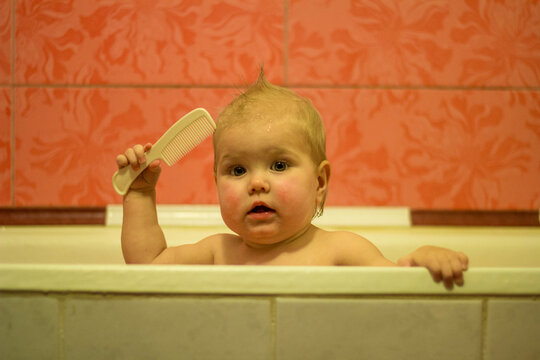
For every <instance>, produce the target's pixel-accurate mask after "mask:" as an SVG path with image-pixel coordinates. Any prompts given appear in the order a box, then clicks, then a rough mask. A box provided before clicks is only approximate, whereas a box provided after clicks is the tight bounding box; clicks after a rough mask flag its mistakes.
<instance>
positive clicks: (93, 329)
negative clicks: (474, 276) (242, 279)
mask: <svg viewBox="0 0 540 360" xmlns="http://www.w3.org/2000/svg"><path fill="white" fill-rule="evenodd" d="M270 348H271V337H270V301H269V300H264V299H227V298H221V299H220V298H174V297H171V298H169V297H163V298H146V297H134V298H125V297H103V298H102V297H90V298H76V299H71V300H67V302H66V314H65V355H66V358H67V359H80V360H82V359H129V360H133V359H268V354H269V353H270Z"/></svg>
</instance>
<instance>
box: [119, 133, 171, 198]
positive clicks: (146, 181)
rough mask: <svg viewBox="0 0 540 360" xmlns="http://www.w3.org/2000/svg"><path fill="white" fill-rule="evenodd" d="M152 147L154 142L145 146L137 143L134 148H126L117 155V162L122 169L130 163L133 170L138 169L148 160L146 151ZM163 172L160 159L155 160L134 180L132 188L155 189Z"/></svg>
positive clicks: (142, 190) (138, 189) (139, 189)
mask: <svg viewBox="0 0 540 360" xmlns="http://www.w3.org/2000/svg"><path fill="white" fill-rule="evenodd" d="M151 148H152V144H151V143H148V144H146V145H144V146H142V145H135V146H134V147H132V148H129V149H127V150H126V152H125V153H123V154H120V155H118V156H117V157H116V164H117V165H118V168H119V169H121V168H123V167H126V166H128V165H130V166H131V167H132V168H133V170H138V169H139V167H140V166H141V165H142V164H144V163H145V162H146V156H145V152H147V151H148V150H150V149H151ZM160 173H161V166H160V161H159V160H154V161H152V163H151V164H150V165H149V166H148V167H147V168H146V169H145V170H144V171H143V172H142V173H141V174H140V175H139V176H138V177H137V179H135V181H133V183H132V184H131V186H130V187H129V189H130V190H137V191H141V192H145V191H148V190H153V189H154V188H155V187H156V183H157V180H158V178H159V174H160Z"/></svg>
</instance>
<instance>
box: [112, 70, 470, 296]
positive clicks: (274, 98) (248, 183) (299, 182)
mask: <svg viewBox="0 0 540 360" xmlns="http://www.w3.org/2000/svg"><path fill="white" fill-rule="evenodd" d="M213 144H214V178H215V182H216V186H217V191H218V195H219V204H220V208H221V215H222V217H223V220H224V222H225V224H226V225H227V226H228V227H229V228H230V229H231V230H232V231H233V232H234V233H236V235H233V234H216V235H212V236H209V237H207V238H205V239H202V240H201V241H199V242H197V243H195V244H187V245H181V246H176V247H167V243H166V241H165V237H164V235H163V232H162V230H161V228H160V226H159V224H158V219H157V214H156V191H155V186H156V182H157V180H158V177H159V174H160V171H161V167H160V163H159V160H156V161H154V162H153V163H151V164H150V165H149V167H148V168H147V169H146V170H145V171H144V172H142V173H141V175H139V177H138V178H137V179H136V180H135V181H134V182H133V184H132V185H131V187H130V190H129V191H128V193H127V194H126V195H125V196H124V201H123V209H124V219H123V225H122V251H123V254H124V258H125V261H126V263H154V264H220V265H224V264H230V265H243V264H245V265H255V264H256V265H351V266H397V264H395V263H393V262H391V261H390V260H388V259H386V258H385V257H384V256H383V255H382V254H381V252H380V251H379V250H378V249H377V248H376V247H375V246H374V245H373V244H372V243H371V242H369V241H368V240H367V239H365V238H363V237H362V236H360V235H357V234H355V233H351V232H347V231H325V230H323V229H320V228H318V227H316V226H314V225H313V224H312V223H311V222H312V219H313V218H314V217H316V216H318V215H320V214H321V213H322V211H323V207H324V202H325V199H326V195H327V193H328V182H329V180H330V173H331V171H330V163H329V162H328V160H327V159H326V153H325V131H324V126H323V123H322V121H321V118H320V116H319V114H318V112H317V110H316V109H315V108H314V106H313V105H312V104H311V102H310V101H309V100H307V99H305V98H302V97H300V96H298V95H297V94H296V93H294V92H293V91H291V90H289V89H286V88H282V87H279V86H275V85H272V84H270V83H269V82H268V81H267V80H266V79H265V78H264V74H263V73H262V72H261V75H260V76H259V79H258V80H257V82H256V83H255V84H254V85H252V86H251V87H250V88H248V89H247V91H245V92H244V93H243V94H241V95H240V96H238V97H237V98H236V99H235V100H234V101H233V102H232V103H231V104H229V105H228V106H227V107H226V108H225V109H224V110H223V112H222V113H221V114H220V116H219V121H218V123H217V128H216V132H215V134H214V138H213ZM151 147H152V145H151V144H146V145H144V146H142V145H135V146H134V147H133V148H129V149H128V150H127V151H126V152H125V154H121V155H118V157H117V159H116V161H117V164H118V167H119V168H122V167H125V166H132V167H133V169H137V168H138V167H139V165H140V164H143V163H145V161H146V160H145V151H148V150H149V149H150V148H151ZM398 264H399V265H400V266H425V267H426V268H427V269H428V270H429V271H430V273H431V275H432V277H433V278H434V280H435V281H437V282H440V281H441V280H443V282H444V284H445V286H446V287H448V288H451V287H452V286H453V284H454V283H455V284H457V285H463V271H465V270H466V269H467V266H468V258H467V256H466V255H465V254H463V253H461V252H454V251H452V250H448V249H443V248H439V247H434V246H424V247H421V248H419V249H417V250H416V251H414V252H413V253H411V254H409V255H407V256H404V257H402V258H401V259H399V260H398Z"/></svg>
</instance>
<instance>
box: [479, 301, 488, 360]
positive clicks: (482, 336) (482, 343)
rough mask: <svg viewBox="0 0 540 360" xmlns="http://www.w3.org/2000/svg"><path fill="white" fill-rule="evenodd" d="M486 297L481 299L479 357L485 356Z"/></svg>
mask: <svg viewBox="0 0 540 360" xmlns="http://www.w3.org/2000/svg"><path fill="white" fill-rule="evenodd" d="M487 307H488V299H487V298H486V299H483V300H482V324H481V326H482V329H481V331H482V333H481V334H480V359H481V360H484V359H485V358H486V342H487V341H486V338H487V313H488V309H487Z"/></svg>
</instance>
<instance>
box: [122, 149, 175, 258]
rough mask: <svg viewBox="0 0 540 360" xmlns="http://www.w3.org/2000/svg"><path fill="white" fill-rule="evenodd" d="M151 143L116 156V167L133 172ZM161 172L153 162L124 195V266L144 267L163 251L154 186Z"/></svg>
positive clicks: (163, 240)
mask: <svg viewBox="0 0 540 360" xmlns="http://www.w3.org/2000/svg"><path fill="white" fill-rule="evenodd" d="M151 147H152V145H151V144H146V145H145V146H142V145H135V146H134V147H133V148H129V149H127V150H126V152H125V153H124V154H121V155H118V156H117V158H116V163H117V164H118V167H119V168H123V167H125V166H131V167H132V168H133V169H134V170H136V169H138V168H139V166H140V164H144V163H145V161H146V158H145V155H144V153H145V151H148V150H149V149H150V148H151ZM160 172H161V167H160V164H159V161H158V160H157V161H154V162H153V163H152V164H150V166H149V167H148V168H146V169H145V170H144V171H143V172H142V173H141V174H140V175H139V176H138V177H137V179H135V181H134V182H133V184H131V186H130V188H129V190H128V192H127V194H126V195H125V196H124V201H123V209H124V215H123V216H124V217H123V223H122V252H123V254H124V259H125V261H126V263H128V264H129V263H139V264H141V263H142V264H148V263H151V262H152V261H154V259H155V258H156V257H157V256H158V255H159V254H160V253H162V252H163V250H165V248H166V247H167V244H166V242H165V236H164V235H163V232H162V230H161V227H160V226H159V224H158V220H157V212H156V189H155V187H156V183H157V180H158V178H159V174H160Z"/></svg>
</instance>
